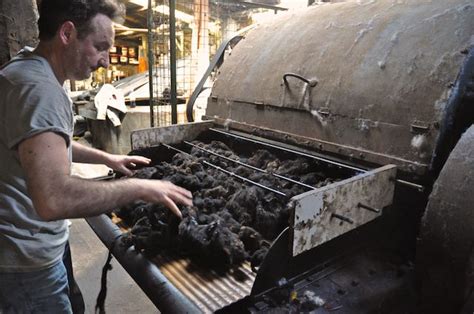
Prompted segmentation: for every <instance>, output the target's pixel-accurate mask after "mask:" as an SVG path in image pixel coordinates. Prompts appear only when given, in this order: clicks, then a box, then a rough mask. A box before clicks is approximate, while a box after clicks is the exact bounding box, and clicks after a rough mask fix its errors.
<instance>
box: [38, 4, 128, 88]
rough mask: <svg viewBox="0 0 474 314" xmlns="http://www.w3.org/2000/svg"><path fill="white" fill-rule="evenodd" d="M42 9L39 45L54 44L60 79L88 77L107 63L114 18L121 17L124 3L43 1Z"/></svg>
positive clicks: (111, 43)
mask: <svg viewBox="0 0 474 314" xmlns="http://www.w3.org/2000/svg"><path fill="white" fill-rule="evenodd" d="M39 11H40V18H39V21H38V26H39V32H40V35H39V37H40V45H41V44H45V43H46V45H48V44H47V43H50V44H49V45H50V47H54V49H53V50H54V51H52V53H54V54H55V55H56V60H55V61H57V63H59V65H58V64H55V65H53V69H57V71H55V72H56V75H57V76H58V79H60V81H62V80H65V79H74V80H82V79H86V78H88V77H89V76H90V74H91V72H93V71H95V70H96V69H98V68H99V67H107V66H108V64H109V49H110V47H111V46H112V45H113V41H114V36H115V33H114V30H113V23H112V21H117V20H119V19H121V17H122V15H123V12H124V10H123V6H121V5H119V4H117V3H116V2H115V1H114V0H42V1H41V4H40V10H39Z"/></svg>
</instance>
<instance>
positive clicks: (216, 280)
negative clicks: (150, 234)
mask: <svg viewBox="0 0 474 314" xmlns="http://www.w3.org/2000/svg"><path fill="white" fill-rule="evenodd" d="M153 262H154V263H156V264H157V265H158V267H159V269H160V271H161V272H162V273H163V274H164V275H165V277H166V278H167V279H168V280H169V281H170V282H171V283H172V284H173V285H174V286H175V287H177V288H178V289H179V290H180V291H181V293H182V294H183V295H185V296H186V297H187V298H188V299H189V300H190V301H191V302H193V303H194V304H195V305H196V306H197V307H198V308H199V309H200V310H201V311H202V312H203V313H212V312H214V311H216V310H218V309H220V308H222V307H224V306H226V305H229V304H231V303H233V302H236V301H238V300H240V299H242V298H244V297H246V296H248V295H250V290H251V289H252V285H253V282H254V280H255V273H253V272H252V270H251V269H250V264H249V263H245V264H243V265H242V266H240V267H239V268H238V269H236V270H233V271H231V272H230V273H228V274H225V275H222V274H217V273H216V272H215V271H212V270H209V269H207V268H206V269H204V268H200V267H199V266H197V265H195V264H192V263H190V261H189V259H183V258H174V257H172V256H158V257H155V258H154V259H153Z"/></svg>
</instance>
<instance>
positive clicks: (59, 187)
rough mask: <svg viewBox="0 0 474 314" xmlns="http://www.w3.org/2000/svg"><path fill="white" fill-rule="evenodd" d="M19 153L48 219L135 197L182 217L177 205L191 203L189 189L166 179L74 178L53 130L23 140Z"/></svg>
mask: <svg viewBox="0 0 474 314" xmlns="http://www.w3.org/2000/svg"><path fill="white" fill-rule="evenodd" d="M18 153H19V156H20V162H21V165H22V167H23V169H24V171H25V174H26V180H27V186H28V192H29V194H30V196H31V198H32V200H33V205H34V207H35V209H36V211H37V213H38V215H39V216H40V217H41V218H43V219H45V220H57V219H65V218H78V217H88V216H96V215H99V214H101V213H104V212H107V211H109V210H111V209H113V208H117V207H120V206H123V205H125V204H127V203H130V202H133V201H136V200H143V201H146V202H150V203H161V204H163V205H165V206H167V207H168V208H170V209H171V210H172V211H173V212H174V213H175V214H176V215H178V216H180V215H181V213H180V212H179V209H178V207H177V206H176V204H185V205H191V204H192V201H191V193H190V192H189V191H187V190H185V189H183V188H180V187H178V186H176V185H174V184H172V183H170V182H166V181H159V180H141V179H133V178H132V179H123V180H115V181H109V182H96V181H90V180H83V179H79V178H76V177H72V176H71V174H70V162H69V159H68V157H67V156H68V154H67V148H66V143H65V141H64V139H63V138H62V137H61V136H59V135H57V134H55V133H52V132H45V133H41V134H38V135H35V136H33V137H31V138H29V139H26V140H24V141H23V142H21V143H20V145H19V147H18Z"/></svg>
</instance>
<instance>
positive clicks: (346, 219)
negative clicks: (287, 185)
mask: <svg viewBox="0 0 474 314" xmlns="http://www.w3.org/2000/svg"><path fill="white" fill-rule="evenodd" d="M395 177H396V167H395V166H393V165H387V166H384V167H381V168H378V169H375V170H372V171H369V172H366V173H363V174H360V175H357V176H355V177H352V178H349V179H346V180H343V181H339V182H336V183H333V184H330V185H327V186H325V187H322V188H320V189H318V190H315V191H309V192H307V193H304V194H301V195H297V196H295V197H293V198H292V202H293V204H294V213H293V216H292V222H291V223H290V227H291V228H292V231H293V241H292V248H293V256H296V255H299V254H301V253H303V252H304V251H307V250H310V249H312V248H314V247H316V246H318V245H321V244H323V243H325V242H327V241H329V240H331V239H334V238H336V237H338V236H340V235H342V234H344V233H346V232H349V231H351V230H354V229H356V228H358V227H359V226H361V225H363V224H365V223H367V222H369V221H371V220H373V219H375V218H377V217H379V216H380V215H382V209H383V208H384V207H386V206H388V205H390V204H392V201H393V193H394V188H395V182H394V181H395V180H394V179H395Z"/></svg>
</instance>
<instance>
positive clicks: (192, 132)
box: [130, 121, 213, 150]
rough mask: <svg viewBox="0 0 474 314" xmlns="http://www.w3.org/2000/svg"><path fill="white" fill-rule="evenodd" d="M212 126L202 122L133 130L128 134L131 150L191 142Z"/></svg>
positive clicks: (208, 122) (210, 123)
mask: <svg viewBox="0 0 474 314" xmlns="http://www.w3.org/2000/svg"><path fill="white" fill-rule="evenodd" d="M212 124H213V123H212V121H204V122H193V123H186V124H177V125H171V126H167V127H159V128H147V129H141V130H135V131H133V132H131V134H130V142H131V145H132V150H135V149H140V148H147V147H151V146H156V145H158V144H160V143H165V144H172V143H179V142H181V141H183V140H187V141H191V140H193V139H194V138H195V137H196V136H197V135H198V134H199V133H201V132H202V131H204V130H207V129H208V128H210V127H211V126H212Z"/></svg>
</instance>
